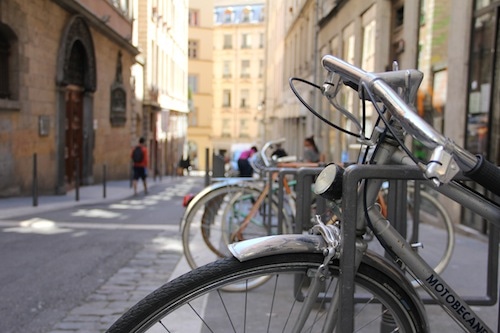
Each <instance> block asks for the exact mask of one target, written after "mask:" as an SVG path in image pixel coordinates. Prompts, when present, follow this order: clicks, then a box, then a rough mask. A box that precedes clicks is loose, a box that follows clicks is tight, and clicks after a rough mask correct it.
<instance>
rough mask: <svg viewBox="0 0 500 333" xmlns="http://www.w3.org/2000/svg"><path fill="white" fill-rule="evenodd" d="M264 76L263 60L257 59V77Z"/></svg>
mask: <svg viewBox="0 0 500 333" xmlns="http://www.w3.org/2000/svg"><path fill="white" fill-rule="evenodd" d="M262 76H264V60H262V59H260V60H259V78H261V77H262Z"/></svg>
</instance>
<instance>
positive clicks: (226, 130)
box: [221, 119, 231, 138]
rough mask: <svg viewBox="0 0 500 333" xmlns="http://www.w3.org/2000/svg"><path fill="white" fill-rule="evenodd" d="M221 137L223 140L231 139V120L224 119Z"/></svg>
mask: <svg viewBox="0 0 500 333" xmlns="http://www.w3.org/2000/svg"><path fill="white" fill-rule="evenodd" d="M221 136H222V137H223V138H230V137H231V120H229V119H222V131H221Z"/></svg>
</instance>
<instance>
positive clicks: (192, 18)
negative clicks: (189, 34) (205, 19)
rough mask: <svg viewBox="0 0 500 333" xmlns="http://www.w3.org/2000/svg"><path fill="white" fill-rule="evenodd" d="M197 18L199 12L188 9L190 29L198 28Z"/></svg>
mask: <svg viewBox="0 0 500 333" xmlns="http://www.w3.org/2000/svg"><path fill="white" fill-rule="evenodd" d="M199 17H200V11H199V10H198V9H190V10H189V25H190V26H192V27H198V26H199V25H200V22H199Z"/></svg>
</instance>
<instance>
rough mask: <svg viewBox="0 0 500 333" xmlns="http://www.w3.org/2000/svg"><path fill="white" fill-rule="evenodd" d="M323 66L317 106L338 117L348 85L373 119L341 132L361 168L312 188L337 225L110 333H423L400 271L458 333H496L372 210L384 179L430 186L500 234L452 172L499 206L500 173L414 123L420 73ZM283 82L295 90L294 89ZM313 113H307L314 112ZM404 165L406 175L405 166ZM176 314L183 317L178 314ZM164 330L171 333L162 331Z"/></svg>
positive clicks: (216, 269)
mask: <svg viewBox="0 0 500 333" xmlns="http://www.w3.org/2000/svg"><path fill="white" fill-rule="evenodd" d="M322 65H323V68H325V69H326V70H327V72H328V75H327V78H326V80H325V82H324V84H323V85H322V86H316V87H318V88H320V89H321V91H322V94H323V96H325V97H326V98H327V99H328V100H329V101H330V102H331V103H332V104H334V105H336V106H339V105H338V103H337V102H336V101H335V98H336V97H337V94H338V92H339V90H340V88H341V87H343V86H346V85H347V86H349V87H351V88H353V89H355V90H356V91H358V92H359V96H360V98H361V99H362V101H363V104H365V103H367V102H368V103H372V104H373V105H374V107H375V109H376V111H377V113H378V115H379V120H380V122H379V123H378V124H377V126H376V127H375V130H374V132H373V133H372V135H371V136H370V137H365V134H364V133H363V127H362V126H359V127H360V128H359V130H358V131H356V132H352V131H349V134H351V135H355V136H356V137H357V138H358V140H359V141H360V142H361V143H363V144H364V145H369V146H371V147H373V148H374V151H373V154H372V156H371V157H370V158H369V160H367V161H366V162H367V163H366V164H357V165H352V166H349V167H347V168H346V169H343V168H341V167H340V166H338V165H335V164H330V165H328V166H326V167H325V168H324V170H323V171H322V172H321V173H320V175H319V176H318V178H317V180H316V185H315V187H316V192H317V193H318V194H319V195H322V196H323V197H325V198H328V199H329V200H335V201H338V200H340V199H341V212H340V216H338V220H334V221H327V222H326V223H324V222H323V221H321V219H319V218H318V220H317V225H315V226H314V227H313V228H312V230H311V233H310V234H309V235H303V234H287V235H276V236H267V237H262V238H258V239H252V240H248V241H243V242H238V243H235V244H232V245H231V246H230V251H231V253H232V254H233V256H232V257H227V258H224V259H221V260H218V261H216V262H213V263H210V264H208V265H206V266H203V267H199V268H197V269H195V270H193V271H191V272H189V273H186V274H185V275H183V276H181V277H179V278H177V279H175V280H173V281H171V282H169V283H167V284H165V285H164V286H162V287H160V288H159V289H158V290H156V291H155V292H153V293H152V294H150V295H149V296H147V297H146V298H145V299H144V300H142V301H141V302H139V303H138V304H137V305H135V306H134V307H133V308H132V309H131V310H129V311H128V312H127V313H126V314H124V315H123V316H122V317H121V318H120V319H119V320H117V321H116V322H115V324H114V325H113V326H112V327H111V328H110V329H109V332H125V331H126V332H143V331H146V329H148V328H150V327H163V328H168V329H169V330H170V331H174V330H175V329H176V328H175V325H176V324H179V323H180V326H177V327H178V328H181V330H182V329H184V330H187V331H190V332H193V331H195V328H194V327H189V328H187V329H186V326H185V325H186V323H190V324H193V325H194V324H196V325H198V328H200V327H203V329H205V330H206V329H210V330H211V331H220V332H226V331H245V329H246V330H248V331H268V332H269V331H276V330H278V327H279V329H280V331H292V332H302V331H313V330H314V331H318V330H321V331H323V332H333V331H334V330H335V331H336V332H353V331H354V329H356V330H357V331H360V332H361V331H366V332H374V331H376V330H378V329H381V328H382V329H383V330H384V331H392V332H428V331H429V324H428V321H427V316H426V312H425V308H424V304H423V301H422V299H421V297H420V295H419V294H418V293H417V292H416V291H415V289H414V288H413V287H412V285H411V284H410V282H409V280H408V279H407V277H406V276H405V272H410V273H411V274H412V276H414V277H415V278H416V279H417V280H418V281H419V283H420V284H421V285H422V287H423V288H424V289H425V290H426V291H427V292H428V293H429V294H430V295H432V296H433V297H434V298H435V300H436V302H437V303H438V304H439V305H441V306H442V307H443V308H444V309H446V310H447V313H448V314H449V315H450V316H451V317H452V318H454V319H455V321H456V322H457V325H458V326H459V327H460V328H462V329H463V330H464V331H467V332H493V330H492V329H491V328H490V327H488V326H487V325H486V324H485V323H484V321H483V320H481V319H480V317H479V316H478V314H477V313H476V312H475V311H473V310H472V309H471V307H470V306H469V305H467V303H466V302H465V301H464V300H463V298H462V297H461V296H459V295H458V294H457V293H456V292H455V291H454V290H453V288H451V287H450V286H449V284H448V283H447V282H446V281H445V280H444V279H443V277H441V276H440V275H439V274H437V273H436V272H434V271H433V269H432V268H431V267H430V266H429V265H428V264H427V263H426V262H425V261H424V260H423V259H422V258H421V257H420V256H419V255H418V253H417V252H415V251H414V250H413V249H412V247H411V246H410V244H409V243H408V242H407V241H406V239H405V238H404V237H402V236H401V234H400V233H399V232H398V231H397V230H396V229H395V228H394V227H393V226H392V225H391V224H390V223H389V221H388V220H387V219H386V218H384V217H383V216H382V214H381V212H380V209H379V207H378V206H377V205H376V204H375V203H376V198H377V195H378V193H379V191H380V188H381V186H382V183H383V182H384V181H385V180H386V179H399V180H426V179H427V181H426V182H427V183H430V184H434V186H436V187H435V189H436V190H437V191H439V192H440V193H442V194H443V195H445V196H447V197H449V198H451V199H452V200H454V201H456V202H458V203H460V204H462V205H464V206H466V207H468V208H469V209H471V210H473V211H474V212H476V213H477V214H479V215H481V216H482V217H484V218H485V219H486V220H488V221H490V222H491V223H492V225H494V226H495V227H498V226H500V223H499V222H500V205H499V204H498V203H496V202H494V201H493V200H490V199H488V198H487V197H486V196H485V195H483V194H480V193H478V192H475V191H472V190H471V189H470V188H468V187H466V186H464V185H463V183H462V182H461V179H462V174H460V171H462V173H463V176H465V177H466V178H467V179H469V181H473V182H476V183H477V184H480V185H481V186H483V187H484V188H485V189H486V190H488V191H490V192H491V193H492V194H494V195H497V196H498V195H500V171H499V169H498V168H497V167H496V166H495V165H493V164H492V163H491V162H488V161H486V160H485V159H484V158H482V157H476V156H474V155H473V154H471V153H469V152H468V151H467V150H465V149H463V148H461V147H460V146H458V145H456V144H455V143H453V142H451V140H448V139H446V138H445V137H444V136H443V135H441V134H439V133H438V132H437V131H435V130H434V129H433V128H432V127H431V126H430V125H428V124H427V123H425V122H424V121H423V120H421V119H420V118H419V117H418V116H417V114H416V113H415V112H414V109H413V107H412V103H413V101H414V100H415V96H416V91H417V88H418V86H419V84H420V82H421V80H422V73H420V72H418V71H416V70H404V71H403V70H394V71H392V72H384V73H369V72H365V71H363V70H361V69H359V68H357V67H354V66H353V65H350V64H348V63H346V62H344V61H342V60H340V59H338V58H335V57H333V56H329V55H328V56H324V57H323V59H322ZM290 83H291V87H292V90H294V86H293V84H294V80H293V79H291V82H290ZM294 91H295V90H294ZM297 97H298V98H299V100H300V101H301V102H302V103H305V101H304V100H303V99H302V98H301V97H300V96H297ZM305 104H307V103H305ZM337 109H339V108H337ZM339 111H340V112H342V113H343V114H344V113H345V114H346V115H347V112H348V111H347V110H344V109H342V108H340V110H339ZM311 112H313V113H316V111H315V110H314V109H312V108H311ZM348 115H349V117H354V116H353V115H352V114H348ZM318 116H320V117H321V119H322V120H323V121H326V122H327V123H329V124H330V125H335V124H332V123H330V122H329V121H328V120H327V119H324V118H323V117H322V116H321V115H319V114H318ZM335 126H336V125H335ZM336 128H337V127H336ZM339 129H340V130H342V131H345V130H346V129H344V128H341V127H340V128H339ZM405 131H406V132H408V133H409V134H411V135H412V136H413V137H415V138H416V139H417V140H419V141H421V142H422V143H424V144H425V145H426V146H428V147H429V148H430V149H432V150H433V152H432V157H431V159H430V160H429V161H428V162H423V161H419V160H417V159H414V157H413V155H412V153H411V151H410V150H408V149H407V148H406V146H405V145H404V137H405V135H406V133H405ZM408 158H410V159H411V160H412V161H413V165H411V163H407V162H406V160H408ZM330 222H331V223H330ZM367 226H368V227H369V228H370V229H371V230H373V232H374V234H375V235H376V237H377V239H378V241H379V242H380V243H381V245H382V246H383V247H384V249H385V250H386V251H387V253H388V254H390V256H391V257H392V260H391V259H389V258H386V257H383V256H381V255H377V254H375V253H373V252H370V251H367V250H366V249H367V242H366V240H364V239H363V235H364V233H365V231H366V227H367ZM403 268H404V271H403ZM286 273H290V274H286ZM259 275H273V278H272V279H270V280H269V281H268V283H266V284H265V285H263V286H261V287H260V288H257V289H253V290H252V291H249V292H245V293H243V292H240V293H229V292H224V291H220V288H221V287H223V286H224V285H227V284H231V283H234V282H236V281H243V282H244V281H245V280H247V279H249V278H254V277H255V276H259ZM302 282H303V283H302ZM280 288H283V289H280ZM238 299H239V300H238ZM239 301H240V302H241V303H239ZM495 301H496V300H495ZM361 303H363V304H361ZM199 305H202V306H201V307H199ZM203 305H205V306H203ZM355 305H356V306H355ZM207 307H208V308H209V310H208V309H207ZM219 307H220V308H219ZM182 309H185V310H186V312H184V313H181V312H178V311H181V310H182ZM355 309H356V313H355V311H354V310H355ZM246 310H251V311H246ZM155 325H159V326H155ZM171 325H173V326H174V328H172V329H170V328H169V327H170V326H171ZM224 325H227V326H224ZM165 330H166V331H168V330H167V329H165Z"/></svg>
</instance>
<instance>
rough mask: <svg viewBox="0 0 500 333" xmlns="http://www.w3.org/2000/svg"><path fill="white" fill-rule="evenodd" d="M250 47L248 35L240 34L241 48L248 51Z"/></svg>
mask: <svg viewBox="0 0 500 333" xmlns="http://www.w3.org/2000/svg"><path fill="white" fill-rule="evenodd" d="M251 47H252V38H251V36H250V34H242V35H241V48H242V49H249V48H251Z"/></svg>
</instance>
